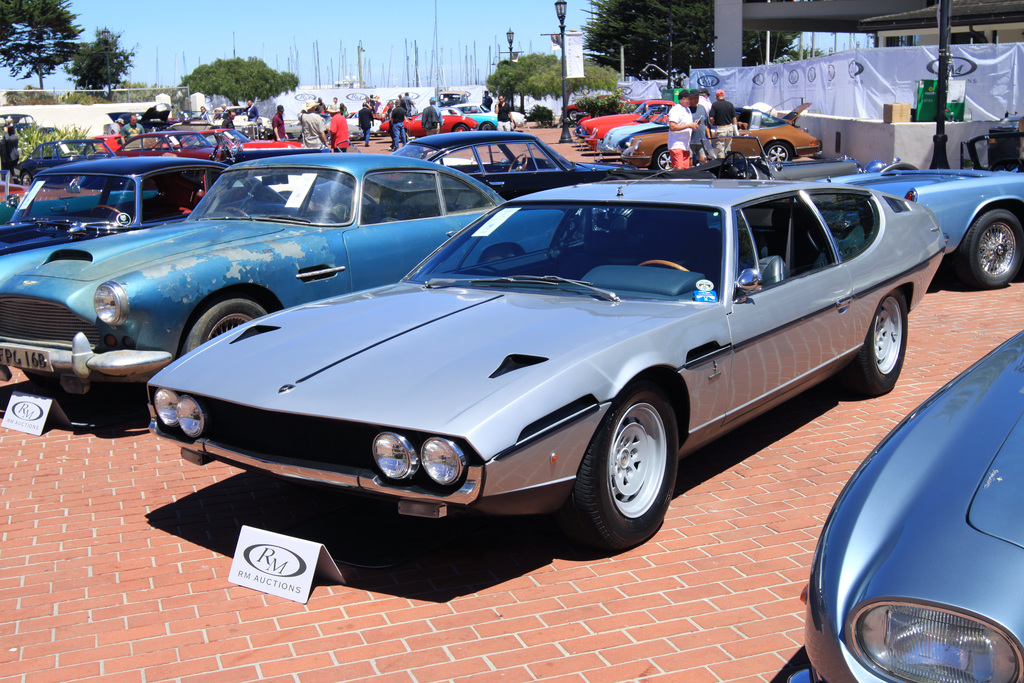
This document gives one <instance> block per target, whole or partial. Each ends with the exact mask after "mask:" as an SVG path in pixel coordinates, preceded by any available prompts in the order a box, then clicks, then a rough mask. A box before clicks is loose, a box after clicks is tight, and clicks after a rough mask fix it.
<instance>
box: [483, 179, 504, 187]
mask: <svg viewBox="0 0 1024 683" xmlns="http://www.w3.org/2000/svg"><path fill="white" fill-rule="evenodd" d="M487 184H488V185H493V186H494V187H501V186H502V185H504V184H505V181H504V180H488V181H487Z"/></svg>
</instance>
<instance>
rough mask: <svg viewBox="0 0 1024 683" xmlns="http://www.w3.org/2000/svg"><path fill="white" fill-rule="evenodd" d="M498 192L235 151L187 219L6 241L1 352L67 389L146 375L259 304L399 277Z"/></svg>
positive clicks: (318, 159)
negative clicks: (11, 245) (59, 241)
mask: <svg viewBox="0 0 1024 683" xmlns="http://www.w3.org/2000/svg"><path fill="white" fill-rule="evenodd" d="M83 192H84V191H83ZM499 203H501V199H500V198H499V197H498V196H497V195H495V194H494V193H493V192H491V191H490V190H489V189H487V188H486V187H484V186H483V185H480V184H479V183H477V182H476V181H474V180H472V179H471V178H468V177H466V176H465V175H463V174H461V173H458V172H456V171H449V170H448V169H445V168H443V167H441V166H438V165H437V164H431V163H428V162H423V161H417V160H414V159H402V158H398V157H382V156H380V155H371V154H365V155H364V154H319V155H318V154H307V155H302V156H296V157H291V158H289V159H288V161H282V160H281V159H280V158H271V159H264V160H258V161H251V162H246V163H242V164H237V165H235V166H233V167H230V168H229V169H228V170H226V171H224V174H223V175H222V176H221V177H220V179H219V180H218V181H217V182H216V183H215V184H214V186H213V188H211V190H210V191H209V192H207V193H206V196H205V197H204V198H203V200H202V201H201V202H200V203H199V206H198V207H197V208H196V209H195V211H193V212H192V214H191V215H190V216H189V217H188V218H187V219H186V220H184V221H181V222H178V223H175V224H170V225H162V226H158V227H151V228H149V229H147V230H140V231H135V232H129V233H125V234H117V235H112V236H110V237H105V238H103V239H99V240H92V241H89V242H87V243H83V244H74V245H65V246H63V247H62V248H59V249H37V250H33V251H26V252H22V253H20V254H13V255H8V256H5V257H4V259H5V260H12V259H13V260H14V262H17V263H20V264H21V267H20V269H18V270H17V271H16V272H14V273H13V274H10V273H11V271H10V270H7V271H6V272H7V273H9V275H8V276H6V277H5V278H4V280H3V281H0V367H2V369H3V371H4V373H5V374H8V368H7V367H6V366H11V365H13V366H16V367H19V368H21V369H23V370H25V371H26V372H27V373H29V374H30V375H33V376H34V377H35V378H40V379H42V380H44V381H45V380H47V379H49V380H50V381H51V382H53V381H55V380H58V379H59V381H60V384H61V386H62V387H63V388H64V389H65V390H66V391H68V392H72V393H83V392H85V391H87V390H88V389H89V386H90V383H91V382H118V381H119V382H143V381H145V380H147V379H149V378H150V377H151V376H152V375H153V374H155V373H156V372H157V370H159V369H160V368H162V367H163V366H165V365H167V364H168V363H170V362H171V360H173V359H174V358H175V357H176V356H178V355H180V354H182V353H185V352H187V351H190V350H192V349H194V348H195V347H197V346H199V345H200V344H201V343H203V342H205V341H207V340H208V339H211V338H213V337H215V336H217V335H218V334H220V333H222V332H224V331H225V330H228V329H230V328H232V327H234V326H236V325H239V324H242V323H244V322H248V321H249V320H252V319H254V318H258V317H260V316H262V315H265V314H266V313H267V312H268V311H274V310H277V309H280V308H284V307H286V306H294V305H296V304H299V303H303V302H306V301H311V300H314V299H320V298H323V297H326V296H333V295H336V294H342V293H347V292H351V291H355V290H360V289H366V288H368V287H374V286H377V285H382V284H385V283H388V282H394V281H397V280H398V279H399V278H401V277H402V275H404V274H405V273H407V272H408V271H409V269H410V268H412V267H413V266H415V265H416V264H417V263H418V262H419V261H420V260H421V259H422V258H424V257H425V256H427V255H428V254H430V252H431V251H433V250H434V249H436V248H437V246H438V245H439V244H441V243H442V242H444V240H445V239H446V238H447V237H448V236H449V235H452V234H454V233H455V232H457V231H458V230H459V229H461V228H462V227H463V226H465V225H466V224H467V223H469V222H470V221H471V220H473V219H474V218H476V217H477V216H478V215H480V214H481V213H483V212H484V211H487V210H490V209H491V208H493V207H494V206H496V205H497V204H499ZM28 205H29V206H31V205H32V203H31V201H30V202H29V203H28ZM103 208H105V209H109V208H111V207H103ZM118 208H119V207H114V209H115V210H116V209H118ZM120 215H123V214H121V213H118V216H120ZM118 220H120V219H118ZM5 267H7V266H6V264H5Z"/></svg>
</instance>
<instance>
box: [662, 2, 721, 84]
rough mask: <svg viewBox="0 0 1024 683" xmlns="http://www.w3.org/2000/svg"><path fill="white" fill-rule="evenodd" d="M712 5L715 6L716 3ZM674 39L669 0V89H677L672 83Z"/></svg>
mask: <svg viewBox="0 0 1024 683" xmlns="http://www.w3.org/2000/svg"><path fill="white" fill-rule="evenodd" d="M711 4H712V5H714V3H711ZM672 38H673V36H672V0H668V87H670V88H674V87H676V84H675V83H674V82H673V81H672ZM673 99H675V98H673Z"/></svg>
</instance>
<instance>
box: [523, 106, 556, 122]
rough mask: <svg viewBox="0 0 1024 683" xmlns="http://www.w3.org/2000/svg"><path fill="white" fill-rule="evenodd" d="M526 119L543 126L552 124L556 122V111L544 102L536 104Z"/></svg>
mask: <svg viewBox="0 0 1024 683" xmlns="http://www.w3.org/2000/svg"><path fill="white" fill-rule="evenodd" d="M526 120H527V121H533V122H534V123H536V124H538V125H541V126H552V125H554V123H555V112H553V111H551V109H549V108H548V107H545V106H544V105H543V104H535V105H533V108H532V109H530V112H529V113H528V114H527V115H526Z"/></svg>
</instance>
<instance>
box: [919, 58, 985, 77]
mask: <svg viewBox="0 0 1024 683" xmlns="http://www.w3.org/2000/svg"><path fill="white" fill-rule="evenodd" d="M977 70H978V63H977V62H973V61H971V60H970V59H967V58H966V57H950V58H949V75H950V76H966V75H968V74H972V73H974V72H975V71H977ZM928 71H930V72H931V73H933V74H935V75H938V73H939V60H937V59H935V60H933V61H931V62H929V64H928Z"/></svg>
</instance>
